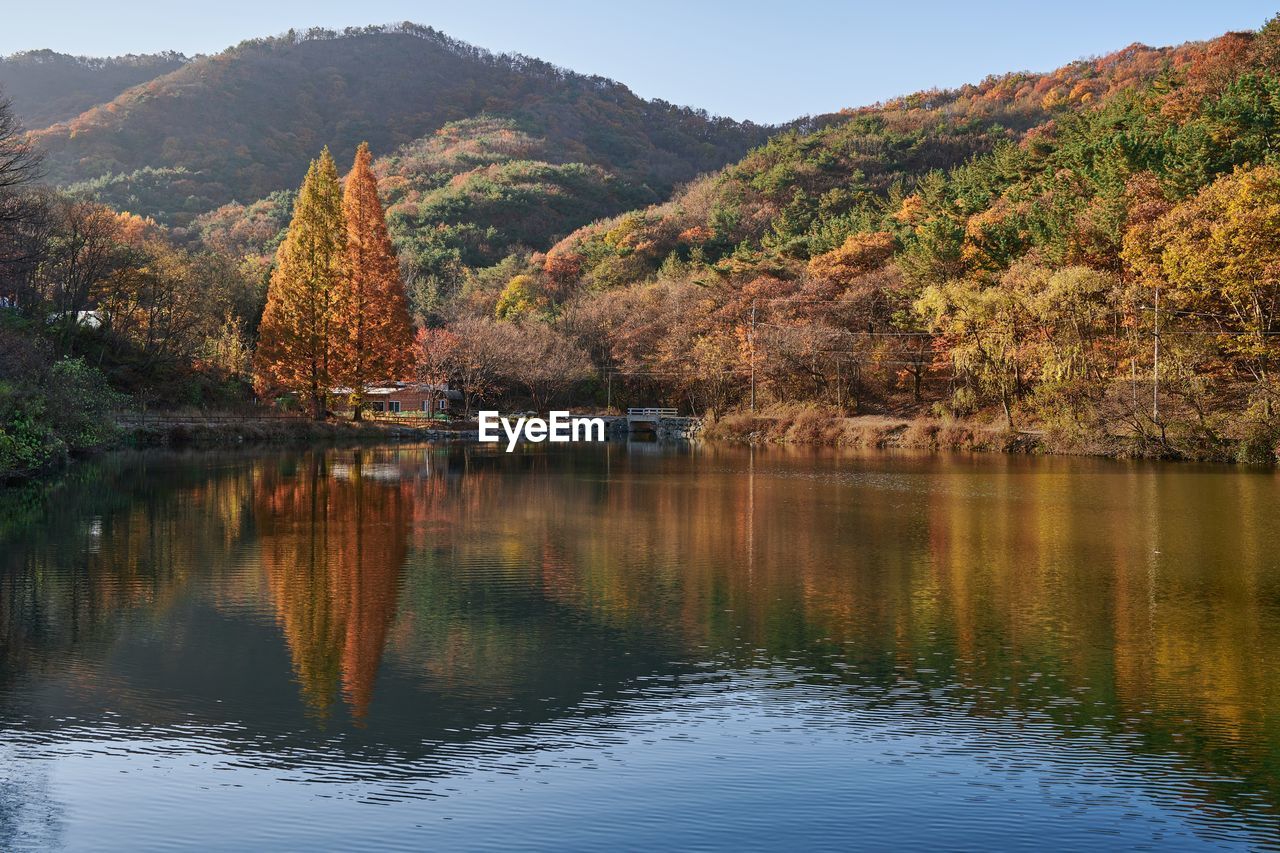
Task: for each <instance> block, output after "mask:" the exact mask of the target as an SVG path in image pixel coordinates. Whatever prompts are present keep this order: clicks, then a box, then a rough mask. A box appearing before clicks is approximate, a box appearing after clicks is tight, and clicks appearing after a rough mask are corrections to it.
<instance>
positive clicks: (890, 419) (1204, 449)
mask: <svg viewBox="0 0 1280 853" xmlns="http://www.w3.org/2000/svg"><path fill="white" fill-rule="evenodd" d="M701 437H702V438H703V439H706V440H710V441H729V442H738V443H746V444H757V445H759V444H802V445H803V444H808V445H823V446H832V447H856V448H886V449H888V448H898V449H908V450H932V451H966V452H986V453H1022V454H1043V455H1057V456H1098V457H1105V458H1112V459H1137V458H1145V459H1166V460H1183V461H1199V462H1238V463H1242V464H1251V465H1275V464H1276V460H1277V453H1276V451H1277V448H1276V446H1275V443H1274V442H1273V441H1271V440H1270V439H1269V438H1266V437H1264V438H1258V437H1246V438H1230V437H1216V438H1215V439H1214V440H1212V441H1208V440H1205V439H1203V438H1197V437H1194V436H1183V435H1175V436H1170V435H1163V436H1157V435H1135V434H1125V433H1123V432H1120V431H1119V430H1118V429H1117V430H1096V431H1094V432H1092V433H1091V434H1089V435H1088V436H1087V437H1081V436H1063V435H1058V434H1055V433H1053V432H1050V431H1046V430H1039V429H1022V430H1010V429H1008V428H1007V427H1006V426H1005V425H1004V424H1003V423H999V422H997V423H994V424H993V423H990V422H981V421H976V420H967V421H962V420H947V419H941V418H934V417H928V416H924V415H914V416H903V417H894V416H892V415H860V416H854V417H848V416H845V415H843V414H842V413H839V412H837V411H835V410H832V409H828V408H824V407H820V406H780V407H775V408H771V409H768V410H765V411H761V412H759V413H754V414H753V413H751V412H733V413H730V414H727V415H724V416H723V417H720V418H708V419H707V420H706V421H705V423H704V425H703V428H702V432H701Z"/></svg>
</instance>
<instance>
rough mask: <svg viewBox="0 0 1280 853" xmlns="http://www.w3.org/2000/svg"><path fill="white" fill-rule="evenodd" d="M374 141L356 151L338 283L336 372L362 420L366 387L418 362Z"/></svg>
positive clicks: (349, 180)
mask: <svg viewBox="0 0 1280 853" xmlns="http://www.w3.org/2000/svg"><path fill="white" fill-rule="evenodd" d="M371 161H372V157H371V156H370V154H369V146H368V144H362V145H361V146H360V149H359V150H358V151H357V152H356V160H355V165H353V166H352V168H351V174H349V175H348V176H347V185H346V189H345V190H344V192H343V197H342V211H343V214H344V215H345V218H346V237H347V239H346V246H347V264H346V269H347V274H346V276H345V277H344V278H343V279H342V280H341V283H340V285H339V289H338V300H337V301H338V310H339V313H340V316H341V318H342V323H341V326H342V329H341V333H340V334H339V336H338V338H337V341H336V343H337V348H338V353H339V358H338V362H337V364H338V370H337V371H336V377H337V378H338V379H339V380H340V381H341V382H342V383H343V384H344V385H346V386H347V387H349V388H350V389H351V407H352V410H353V412H354V413H355V414H354V416H355V418H356V419H357V420H358V419H359V418H360V411H361V398H362V396H363V394H364V391H365V389H367V388H368V387H369V386H370V385H372V384H374V383H376V382H387V381H390V380H398V379H404V378H406V377H407V376H408V374H409V372H410V370H411V369H412V367H413V356H412V353H411V351H410V346H411V344H412V341H413V327H412V323H411V321H410V319H409V300H408V298H407V297H406V296H405V292H404V283H403V282H402V281H401V279H400V264H399V262H398V261H397V260H396V254H395V249H394V247H392V245H391V237H390V235H388V233H387V219H386V214H385V212H384V211H383V209H382V202H381V201H379V199H378V182H377V178H375V177H374V174H373V170H372V169H371V168H370V163H371Z"/></svg>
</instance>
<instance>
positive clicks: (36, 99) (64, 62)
mask: <svg viewBox="0 0 1280 853" xmlns="http://www.w3.org/2000/svg"><path fill="white" fill-rule="evenodd" d="M188 61H189V60H188V59H187V57H185V56H183V55H182V54H180V53H173V52H168V53H157V54H150V55H143V56H132V55H131V56H116V57H111V58H108V59H96V58H91V57H85V56H68V55H67V54H65V53H54V52H53V51H51V50H28V51H24V52H22V53H15V54H13V55H12V56H3V57H0V92H2V93H3V94H4V96H5V97H7V98H9V100H10V102H11V103H12V104H13V110H14V113H15V114H16V115H17V116H18V119H19V120H20V121H21V122H22V124H23V126H24V127H26V128H28V129H29V130H39V129H41V128H44V127H48V126H49V125H51V124H56V123H58V122H60V121H69V120H70V119H73V118H75V117H76V116H78V115H80V113H82V112H84V111H85V110H88V109H90V108H92V107H95V106H97V105H98V104H103V103H106V102H107V101H110V100H112V99H113V98H115V97H116V96H117V95H119V94H120V93H121V92H124V91H125V90H126V89H128V88H130V87H132V86H136V85H138V84H139V83H145V82H147V81H148V80H152V79H155V78H156V77H159V76H160V75H162V74H168V73H169V72H170V71H174V70H176V69H178V68H181V67H182V66H183V65H184V64H186V63H187V62H188Z"/></svg>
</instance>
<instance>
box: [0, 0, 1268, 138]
mask: <svg viewBox="0 0 1280 853" xmlns="http://www.w3.org/2000/svg"><path fill="white" fill-rule="evenodd" d="M6 5H9V4H6ZM1277 11H1280V3H1277V2H1276V0H1272V2H1271V3H1265V2H1252V1H1251V0H1220V2H1202V1H1201V2H1188V0H1164V2H1146V0H1144V2H1132V3H1126V2H1121V0H1112V2H1098V0H1072V2H1056V3H1043V2H1036V0H1019V2H981V0H968V2H959V0H957V2H932V0H930V2H912V3H907V2H888V0H878V2H863V0H857V2H850V1H847V2H838V0H770V2H760V0H723V2H708V0H680V2H676V0H639V2H631V3H619V2H606V0H539V2H535V0H523V2H522V0H448V1H447V2H438V0H357V2H351V0H345V2H331V0H217V2H209V3H190V2H188V3H174V2H173V0H139V2H123V0H118V2H108V0H96V2H82V0H42V2H39V3H21V4H18V3H15V4H12V7H11V8H8V9H6V10H5V12H4V16H3V17H4V22H3V26H2V27H0V54H8V53H13V52H15V51H19V50H29V49H34V48H50V49H52V50H57V51H61V52H64V53H73V54H80V55H89V56H115V55H119V54H125V53H152V52H156V51H160V50H177V51H180V52H182V53H187V54H195V53H216V52H217V51H219V50H222V49H223V48H225V47H228V46H230V45H233V44H235V43H237V42H239V41H242V40H244V39H247V38H253V37H257V36H264V35H274V34H277V33H282V32H284V31H286V30H288V29H290V28H291V27H292V28H297V29H306V28H307V27H312V26H322V27H329V28H333V29H340V28H342V27H345V26H363V25H365V24H382V23H391V22H399V21H406V20H408V21H413V22H415V23H419V24H424V25H429V26H433V27H435V28H437V29H439V30H443V31H444V32H445V33H448V34H449V35H451V36H453V37H454V38H458V39H462V40H463V41H467V42H471V43H472V44H475V45H478V46H480V47H484V48H488V49H489V50H492V51H495V52H499V53H502V52H517V53H524V54H527V55H530V56H536V57H539V58H541V59H545V60H547V61H549V62H553V63H555V64H556V65H561V66H564V67H566V68H571V69H573V70H574V71H579V72H582V73H585V74H600V75H603V76H605V77H611V78H613V79H615V80H619V81H621V82H623V83H625V84H627V85H628V86H629V87H630V88H631V89H632V90H633V91H635V92H636V93H637V94H639V95H641V96H643V97H646V98H662V99H664V100H667V101H671V102H673V103H678V104H686V105H689V106H694V107H702V108H704V109H706V110H708V111H709V112H712V113H715V114H718V115H727V116H731V117H733V118H736V119H751V120H754V121H758V122H767V123H774V122H782V121H787V120H790V119H793V118H796V117H798V116H802V115H811V114H818V113H825V112H831V111H833V110H837V109H840V108H842V107H853V106H862V105H865V104H871V103H875V102H876V101H880V100H883V99H886V98H891V97H894V96H896V95H901V94H906V93H909V92H914V91H917V90H920V89H927V88H930V87H933V86H939V87H944V88H945V87H950V86H958V85H960V84H963V83H970V82H977V81H979V80H981V79H982V78H983V77H985V76H987V75H988V74H999V73H1003V72H1006V71H1017V70H1028V71H1048V70H1050V69H1053V68H1056V67H1058V66H1060V65H1063V64H1065V63H1067V62H1070V61H1072V60H1075V59H1080V58H1083V57H1088V56H1096V55H1101V54H1105V53H1109V52H1111V51H1113V50H1117V49H1119V48H1122V47H1124V46H1126V45H1128V44H1132V43H1133V42H1143V43H1145V44H1149V45H1167V44H1180V43H1182V42H1185V41H1189V40H1194V39H1203V38H1209V37H1212V36H1215V35H1218V34H1220V33H1223V32H1226V31H1228V30H1241V29H1256V28H1258V27H1259V26H1261V25H1262V24H1263V23H1264V22H1265V21H1266V20H1267V19H1268V18H1270V17H1271V16H1272V15H1274V14H1276V12H1277Z"/></svg>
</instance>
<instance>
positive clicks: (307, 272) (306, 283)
mask: <svg viewBox="0 0 1280 853" xmlns="http://www.w3.org/2000/svg"><path fill="white" fill-rule="evenodd" d="M346 249H347V229H346V225H345V223H344V221H343V215H342V188H341V186H340V185H339V183H338V170H337V167H336V166H335V165H334V162H333V158H332V157H331V156H330V155H329V149H328V148H326V149H324V151H322V152H321V153H320V156H319V157H318V158H316V159H315V160H313V161H312V163H311V167H310V168H309V169H308V170H307V177H306V179H305V180H304V181H303V182H302V189H301V190H300V191H299V193H298V201H297V203H296V204H295V206H294V211H293V220H292V221H291V222H290V223H289V230H288V232H287V234H286V236H285V239H284V242H283V243H281V244H280V249H279V251H278V252H277V253H276V268H275V271H274V272H273V273H272V274H271V283H270V286H269V287H268V289H267V305H266V309H265V310H264V311H263V314H262V324H261V325H260V326H259V340H258V349H257V352H256V353H255V356H254V378H255V382H256V384H257V385H258V388H259V391H260V392H265V391H267V390H269V389H284V390H287V391H292V392H294V393H297V394H298V395H299V396H301V397H302V398H304V399H305V400H306V401H307V403H308V405H309V407H310V409H311V413H312V415H313V416H314V417H315V418H316V419H317V420H319V419H322V418H323V417H324V414H325V398H326V396H327V394H328V393H329V390H330V388H331V387H332V384H333V367H334V364H335V357H336V355H337V353H336V352H335V339H336V326H337V323H336V319H337V310H336V307H337V304H336V303H337V299H336V298H337V294H338V289H339V286H340V285H341V283H342V281H343V278H344V275H345V271H346V264H347V257H346Z"/></svg>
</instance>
